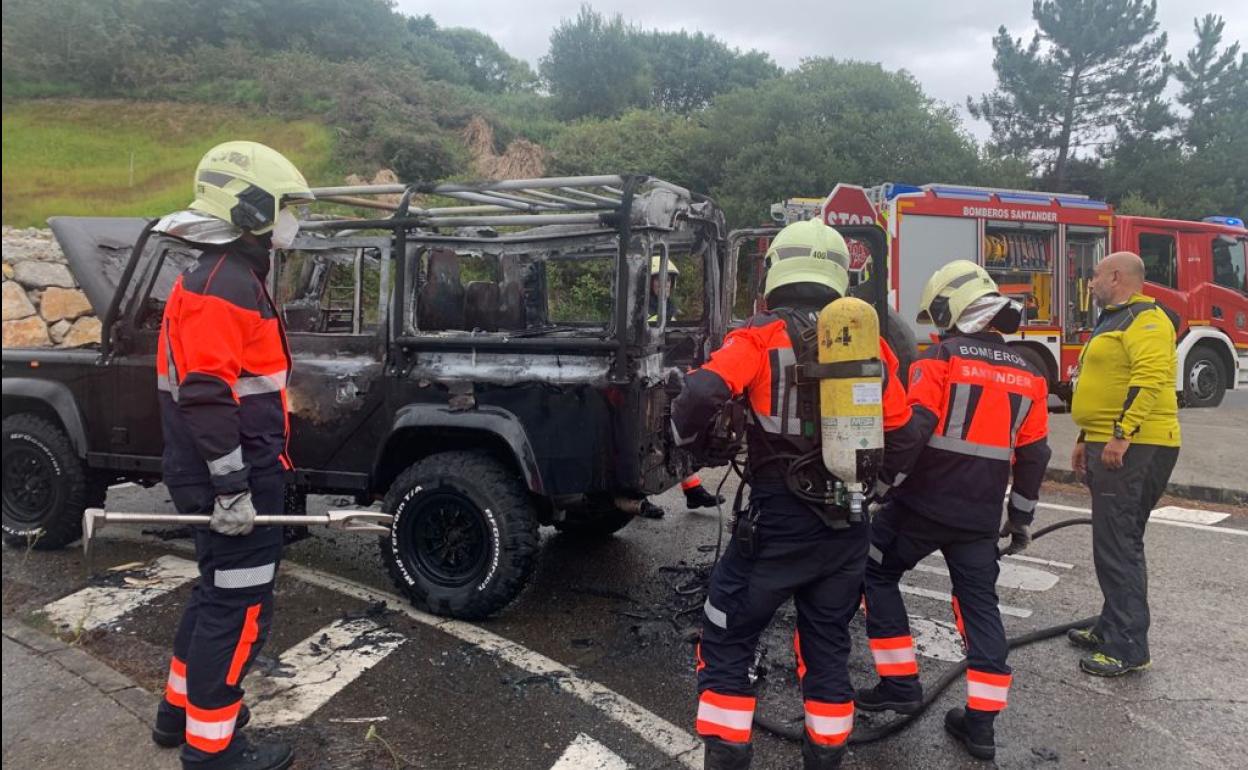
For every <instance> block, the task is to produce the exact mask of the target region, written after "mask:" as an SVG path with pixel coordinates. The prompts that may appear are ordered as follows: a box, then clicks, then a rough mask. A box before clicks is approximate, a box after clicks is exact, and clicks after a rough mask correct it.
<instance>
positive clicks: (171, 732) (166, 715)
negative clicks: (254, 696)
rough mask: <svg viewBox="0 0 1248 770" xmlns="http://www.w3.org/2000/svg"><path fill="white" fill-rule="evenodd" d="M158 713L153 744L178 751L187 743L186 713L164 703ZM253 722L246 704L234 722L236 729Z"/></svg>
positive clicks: (153, 729)
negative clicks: (178, 748) (177, 749)
mask: <svg viewBox="0 0 1248 770" xmlns="http://www.w3.org/2000/svg"><path fill="white" fill-rule="evenodd" d="M161 706H162V707H161V708H160V709H157V711H156V724H155V725H154V726H153V727H152V743H155V744H156V745H157V746H160V747H161V748H163V749H176V748H177V747H179V746H181V745H182V744H183V743H185V742H186V712H185V711H183V710H182V709H175V708H173V707H172V706H166V705H165V704H164V703H163V702H162V703H161ZM250 721H251V710H250V709H248V708H247V704H246V703H244V704H243V706H242V708H240V709H239V710H238V718H237V719H235V720H234V729H235V730H240V729H242V728H244V727H246V726H247V723H248V722H250Z"/></svg>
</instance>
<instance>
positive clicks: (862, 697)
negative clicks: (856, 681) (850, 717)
mask: <svg viewBox="0 0 1248 770" xmlns="http://www.w3.org/2000/svg"><path fill="white" fill-rule="evenodd" d="M890 689H891V688H888V687H887V685H885V683H884V682H880V683H879V684H877V685H876V686H875V687H872V688H871V689H870V690H859V691H857V692H856V693H854V705H855V706H856V707H857V708H858V710H859V711H896V712H897V713H898V714H917V713H919V711H920V710H922V708H923V698H922V691H920V696H919V697H917V698H913V699H911V698H906V697H899V696H898V695H897V694H896V692H890Z"/></svg>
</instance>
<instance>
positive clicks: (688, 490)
mask: <svg viewBox="0 0 1248 770" xmlns="http://www.w3.org/2000/svg"><path fill="white" fill-rule="evenodd" d="M662 271H663V258H662V257H661V256H658V255H655V256H653V257H651V258H650V304H649V307H650V308H652V309H653V310H654V312H653V313H652V314H651V315H650V318H649V319H648V320H649V323H651V324H655V325H657V324H658V323H659V310H658V308H659V290H660V288H661V286H662V280H663V279H662V277H661V275H660V273H661V272H662ZM679 275H680V269H679V268H677V267H676V263H675V262H673V261H672V260H671V259H670V258H669V259H668V262H667V279H668V280H667V303H666V304H667V314H666V315H667V320H668V321H675V320H676V315H677V313H678V310H677V307H676V278H677V276H679ZM680 489H681V491H683V492H684V493H685V507H686V508H689V509H691V510H692V509H694V508H714V507H716V506H717V505H720V504H722V503H723V502H724V498H723V497H721V496H719V495H713V494H711V493H710V492H709V491H707V489H706V487H704V486H703V485H702V479H701V478H700V477H699V476H698V474H696V473H695V474H693V475H692V476H690V477H688V478H687V479H685V480H684V481H682V482H680ZM666 513H667V512H666V511H664V510H663V508H662V507H661V506H658V505H655V504H654V503H652V502H650V501H649V500H642V501H641V507H640V508H639V510H638V511H637V514H638V515H639V516H641V517H642V518H646V519H661V518H663V516H665V515H666Z"/></svg>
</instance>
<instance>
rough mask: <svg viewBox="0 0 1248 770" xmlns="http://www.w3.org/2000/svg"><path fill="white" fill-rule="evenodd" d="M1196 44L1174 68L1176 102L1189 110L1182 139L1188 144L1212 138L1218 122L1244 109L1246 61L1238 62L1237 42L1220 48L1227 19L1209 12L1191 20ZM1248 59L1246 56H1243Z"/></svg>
mask: <svg viewBox="0 0 1248 770" xmlns="http://www.w3.org/2000/svg"><path fill="white" fill-rule="evenodd" d="M1192 26H1193V27H1194V28H1195V31H1196V45H1195V47H1193V48H1192V50H1190V51H1188V52H1187V57H1186V58H1185V59H1184V60H1183V61H1182V62H1180V63H1179V64H1178V65H1176V66H1175V68H1174V77H1175V79H1176V80H1178V81H1179V83H1180V85H1181V87H1182V88H1181V90H1180V91H1179V97H1178V100H1179V103H1180V104H1182V105H1183V106H1184V107H1186V108H1187V109H1188V112H1189V113H1190V114H1189V115H1188V117H1187V119H1186V120H1185V121H1184V124H1183V139H1184V141H1185V142H1186V143H1187V145H1188V146H1189V147H1194V148H1200V147H1204V146H1205V145H1206V144H1208V143H1209V141H1210V140H1212V139H1213V138H1214V136H1215V135H1216V133H1217V128H1218V124H1219V123H1220V122H1222V121H1223V119H1224V118H1226V117H1227V116H1228V115H1229V114H1232V113H1234V112H1236V111H1237V110H1238V111H1242V110H1243V109H1244V105H1243V101H1242V100H1243V98H1244V80H1245V78H1248V65H1244V66H1241V65H1240V63H1239V62H1237V61H1236V58H1237V57H1238V56H1239V43H1238V42H1236V43H1234V44H1232V45H1229V46H1227V47H1226V48H1225V49H1223V50H1222V51H1219V50H1218V47H1219V46H1220V45H1221V44H1222V33H1223V31H1224V30H1225V29H1226V22H1225V21H1223V19H1222V17H1221V16H1214V15H1212V14H1209V15H1206V16H1205V17H1204V18H1202V19H1197V20H1194V21H1193V22H1192ZM1246 61H1248V59H1246Z"/></svg>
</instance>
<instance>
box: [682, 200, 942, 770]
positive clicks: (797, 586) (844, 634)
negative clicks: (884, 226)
mask: <svg viewBox="0 0 1248 770" xmlns="http://www.w3.org/2000/svg"><path fill="white" fill-rule="evenodd" d="M848 261H849V256H848V249H847V248H846V245H845V241H844V239H843V238H842V237H841V236H840V234H839V233H837V232H836V231H835V230H833V229H832V228H830V227H828V226H826V225H824V224H823V223H822V222H818V221H814V220H812V221H807V222H799V223H795V224H792V225H789V226H788V227H786V228H784V230H782V231H781V232H780V233H779V234H777V236H776V237H775V239H773V241H772V243H771V246H770V248H769V250H768V252H767V264H768V270H767V276H766V283H765V296H766V301H767V306H768V307H769V308H771V310H770V311H769V312H765V313H762V314H760V315H756V316H754V317H752V318H751V319H749V321H748V322H747V323H746V325H745V326H744V327H743V328H741V329H737V330H734V331H733V332H731V333H730V334H729V335H728V336H727V338H726V339H725V341H724V344H723V346H722V347H721V348H720V349H719V350H717V351H715V352H714V353H713V354H712V355H711V359H710V361H708V362H707V364H706V365H705V366H703V367H701V368H700V369H696V370H694V371H693V372H691V373H690V374H689V375H688V376H687V377H686V380H685V387H684V389H683V391H682V393H681V395H680V396H679V397H677V399H676V400H675V401H674V402H673V405H672V423H673V424H672V427H673V431H674V433H675V434H676V440H677V443H678V444H682V445H687V446H697V445H698V442H699V441H700V440H701V438H702V436H703V434H704V433H706V432H708V424H709V423H710V422H711V421H712V420H713V419H714V417H715V415H716V413H717V411H718V410H720V409H722V408H723V407H724V405H725V404H726V403H727V402H728V401H729V400H730V399H734V398H736V397H739V396H742V395H744V396H745V398H746V399H747V400H748V409H749V416H750V420H749V423H748V427H747V443H748V447H749V449H748V456H747V461H746V468H747V471H746V478H747V480H748V482H749V484H750V501H749V506H748V509H747V510H745V511H740V512H738V515H737V523H736V526H735V528H734V535H733V538H732V540H731V541H730V543H729V545H728V547H727V549H726V550H725V552H724V555H723V557H722V558H721V559H720V560H719V562H718V563H717V565H716V566H715V569H714V572H713V573H712V575H711V582H710V586H709V589H708V597H707V601H706V605H705V608H704V613H705V616H704V618H703V630H702V639H701V642H700V644H699V645H698V655H697V675H698V691H699V700H698V715H697V731H698V734H699V735H700V736H701V737H702V738H703V740H704V741H705V744H706V767H707V768H717V769H719V770H726V769H729V768H731V769H733V770H735V769H737V768H746V767H748V766H749V764H750V761H751V756H752V744H751V726H752V722H753V716H754V705H755V697H754V687H753V684H752V683H751V681H750V678H749V668H750V664H751V662H752V660H753V658H754V654H755V647H756V646H757V644H758V639H759V636H760V634H761V633H762V632H763V630H764V629H765V628H766V627H767V625H768V624H769V623H770V621H771V619H772V616H773V615H774V614H775V612H776V610H777V609H778V608H779V607H780V605H781V604H783V603H784V602H785V601H787V600H788V599H790V598H792V599H793V600H794V601H795V603H796V606H797V613H798V619H797V634H796V635H795V637H794V646H795V648H796V652H797V658H798V674H799V676H800V678H801V686H802V692H803V697H804V701H805V712H806V736H805V742H804V744H803V749H802V756H803V761H804V763H805V766H806V767H807V768H820V769H823V768H834V767H838V766H839V765H840V763H841V760H842V758H843V757H844V754H845V751H846V740H847V739H848V737H849V733H850V730H851V728H852V726H853V713H854V705H853V694H854V690H853V687H852V686H851V684H850V680H849V672H848V669H847V661H848V656H849V651H850V638H849V628H848V627H849V621H850V619H851V618H852V617H853V616H854V613H855V612H856V611H857V610H858V606H859V603H860V599H861V590H862V579H863V569H864V566H865V563H866V556H867V534H868V527H867V523H866V521H865V518H864V516H863V515H861V514H857V515H855V514H850V513H849V512H848V511H845V510H839V509H838V510H832V506H820V505H812V504H810V503H809V502H807V501H804V500H803V499H801V498H799V497H798V496H797V495H795V493H794V492H793V489H792V488H791V487H790V481H792V480H793V473H795V472H796V470H795V468H796V466H797V464H795V463H793V462H792V458H793V457H796V456H799V455H800V456H806V457H810V456H811V455H810V453H811V452H812V450H813V453H814V455H815V456H818V453H819V451H820V450H819V441H818V438H817V436H818V433H817V430H818V428H817V425H818V422H819V417H818V414H817V413H814V414H812V413H810V410H811V408H812V404H811V400H810V398H809V397H803V395H802V393H801V391H803V390H805V388H804V387H800V386H796V383H795V382H794V379H795V377H794V375H795V373H796V370H795V369H794V364H795V363H797V362H798V361H807V362H809V361H811V360H812V358H811V357H809V356H813V355H814V352H815V351H814V347H813V345H814V334H813V332H814V330H815V328H816V321H817V315H818V313H819V311H820V310H821V309H822V308H823V307H824V306H825V305H826V304H827V303H829V302H831V301H832V300H834V299H836V298H838V297H840V296H842V295H844V294H845V291H846V289H847V287H848V283H849V277H848V273H847V272H846V270H845V266H846V265H847V264H848ZM879 349H880V359H881V362H882V363H883V369H884V380H885V381H884V387H883V390H882V393H883V402H884V410H883V411H884V429H885V431H886V432H885V445H886V454H885V460H884V472H883V477H884V478H886V479H888V480H889V481H892V480H893V479H894V471H893V470H892V468H893V467H894V466H898V465H900V464H903V463H905V462H909V460H908V459H907V458H908V457H909V456H910V455H913V454H914V453H915V452H917V451H919V450H920V449H921V445H920V444H919V442H918V440H917V438H913V437H912V438H911V439H910V440H909V442H908V446H907V440H906V436H907V435H910V434H911V433H912V431H910V429H909V428H908V422H909V417H910V414H909V409H908V407H907V406H906V403H905V394H904V391H903V388H902V385H901V383H900V382H898V380H897V359H896V356H895V355H894V354H893V351H892V350H890V349H889V347H888V345H887V344H886V343H885V342H884V341H883V340H881V341H880V346H879ZM811 390H812V391H813V392H814V394H815V402H814V403H815V404H817V393H818V386H817V385H815V386H813V388H811ZM807 392H809V391H807ZM816 408H817V407H816ZM812 428H813V431H812ZM816 465H819V463H818V462H816V463H806V464H805V467H806V468H811V467H813V466H816ZM817 472H819V473H822V472H823V471H822V467H821V465H819V470H818V471H817ZM817 483H819V484H822V483H823V480H822V479H820V480H818V482H817ZM799 486H800V482H799Z"/></svg>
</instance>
